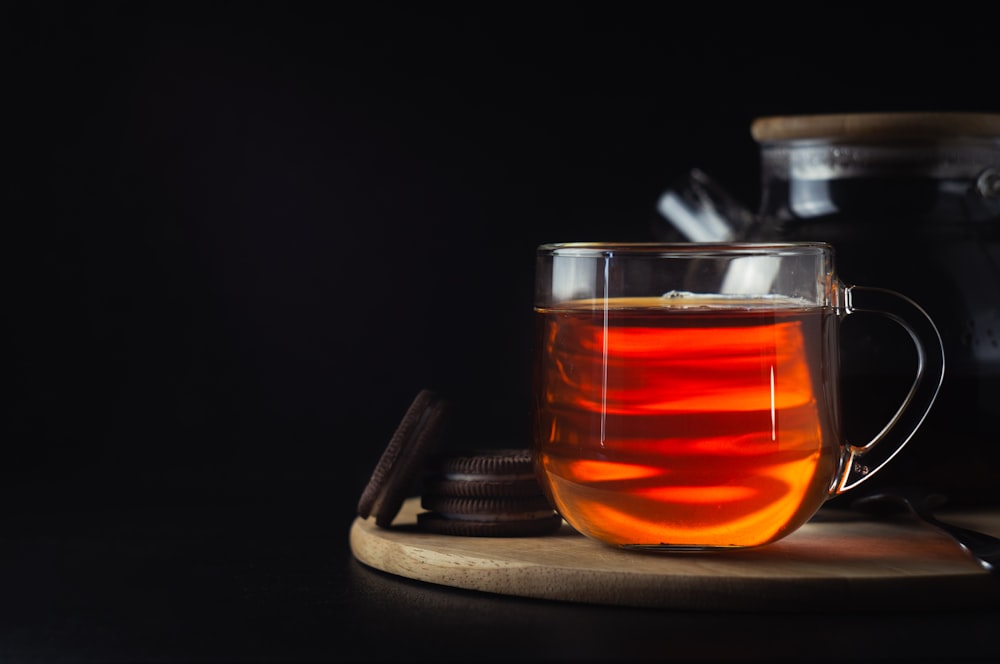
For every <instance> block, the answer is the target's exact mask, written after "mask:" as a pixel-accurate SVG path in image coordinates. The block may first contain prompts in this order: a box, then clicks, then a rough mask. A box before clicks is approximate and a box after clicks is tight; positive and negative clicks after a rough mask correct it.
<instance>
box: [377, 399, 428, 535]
mask: <svg viewBox="0 0 1000 664" xmlns="http://www.w3.org/2000/svg"><path fill="white" fill-rule="evenodd" d="M446 410H447V402H446V401H445V399H443V398H442V397H441V396H439V395H438V394H437V393H435V392H433V391H431V390H421V391H420V392H419V393H418V394H417V396H416V398H415V399H414V400H413V403H411V404H410V407H409V408H408V409H407V411H406V414H405V415H404V416H403V420H402V421H401V422H400V423H399V426H398V427H397V428H396V431H395V432H394V433H393V435H392V438H391V439H390V440H389V445H388V447H386V449H385V451H384V452H383V453H382V456H381V457H380V458H379V461H378V465H376V466H375V470H374V472H373V473H372V476H371V479H370V480H369V481H368V484H367V485H366V486H365V489H364V491H363V492H362V494H361V499H360V500H359V501H358V514H359V515H360V516H361V517H362V518H365V519H367V518H368V517H369V516H372V515H374V516H375V523H376V525H378V526H381V527H383V528H388V527H389V526H390V525H392V521H393V519H395V518H396V515H397V514H399V510H400V508H401V507H402V506H403V501H404V500H406V498H407V497H408V496H407V494H408V493H409V491H410V489H411V488H414V487H418V486H419V483H418V482H417V480H418V479H420V477H421V473H422V471H423V468H424V463H425V460H426V459H427V457H428V456H429V455H430V454H431V453H432V452H433V451H434V449H435V447H436V445H437V444H438V443H439V439H440V437H441V432H442V429H443V426H444V418H445V413H446Z"/></svg>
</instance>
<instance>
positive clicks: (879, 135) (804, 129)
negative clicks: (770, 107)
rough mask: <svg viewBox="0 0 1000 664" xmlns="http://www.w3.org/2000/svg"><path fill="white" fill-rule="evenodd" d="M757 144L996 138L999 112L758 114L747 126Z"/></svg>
mask: <svg viewBox="0 0 1000 664" xmlns="http://www.w3.org/2000/svg"><path fill="white" fill-rule="evenodd" d="M750 133H751V134H752V135H753V138H754V140H756V141H757V142H758V143H772V142H781V141H795V140H821V141H831V142H847V141H857V140H862V141H864V140H873V139H876V140H878V141H879V142H893V141H899V142H907V141H926V140H931V141H933V140H940V139H946V138H997V139H1000V113H965V112H939V113H938V112H935V113H925V112H905V113H838V114H820V115H784V116H771V117H761V118H757V119H755V120H754V121H753V122H752V123H751V125H750Z"/></svg>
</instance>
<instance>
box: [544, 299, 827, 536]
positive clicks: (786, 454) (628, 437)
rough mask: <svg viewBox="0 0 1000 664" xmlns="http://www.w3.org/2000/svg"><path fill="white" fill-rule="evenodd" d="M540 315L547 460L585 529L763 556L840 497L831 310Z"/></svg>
mask: <svg viewBox="0 0 1000 664" xmlns="http://www.w3.org/2000/svg"><path fill="white" fill-rule="evenodd" d="M723 302H724V304H723ZM536 315H537V319H538V321H537V324H538V326H539V332H538V335H537V337H536V338H537V339H539V340H541V343H542V344H543V345H542V346H541V347H540V348H539V351H540V352H539V353H538V359H537V365H536V371H537V373H536V381H537V388H536V390H535V393H536V395H537V398H538V399H539V400H540V401H539V403H538V407H537V409H536V418H537V419H536V427H537V431H536V439H537V440H538V441H539V443H540V445H539V456H538V459H539V462H540V464H541V467H542V468H543V469H544V473H545V475H546V476H547V477H548V482H547V487H548V490H549V492H550V498H551V499H552V501H553V502H554V504H555V505H556V506H557V507H558V508H559V510H560V512H562V513H563V514H564V515H568V516H567V519H568V520H569V521H570V523H571V524H572V525H573V526H574V527H575V528H576V529H577V530H579V531H581V532H584V533H586V534H592V535H594V536H597V537H599V538H600V539H603V540H605V541H608V542H610V543H614V544H620V545H646V546H655V545H660V544H667V545H669V544H671V543H689V544H692V545H694V546H712V547H726V546H751V545H757V544H762V543H765V542H769V541H771V540H773V539H776V538H778V537H780V536H782V535H783V534H784V533H785V531H786V530H788V529H794V528H797V527H798V526H799V525H801V524H802V523H803V522H804V521H805V520H807V519H808V518H809V517H810V516H811V515H812V514H813V513H814V512H815V510H816V509H817V508H818V507H819V505H820V504H822V503H823V502H824V501H825V500H826V499H827V497H828V495H829V490H830V482H831V478H832V477H833V475H834V470H835V466H836V464H837V460H838V456H839V438H838V432H837V430H836V418H835V417H834V416H833V414H832V413H833V412H834V411H833V409H834V408H835V407H836V402H837V397H836V395H837V390H838V385H837V359H836V354H835V349H836V339H837V336H836V335H837V325H836V319H835V316H833V314H832V312H831V310H830V309H829V308H821V307H804V306H802V304H801V303H796V302H795V301H790V300H785V301H780V300H774V299H758V300H751V299H746V300H744V299H729V300H722V299H719V298H716V299H714V300H700V301H699V300H698V299H692V298H621V299H611V300H608V301H607V302H606V303H604V302H598V303H595V302H594V301H584V302H575V303H574V302H568V303H563V304H562V305H560V306H558V307H557V308H551V309H539V310H538V312H537V314H536Z"/></svg>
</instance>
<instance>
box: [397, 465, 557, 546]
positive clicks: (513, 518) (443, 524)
mask: <svg viewBox="0 0 1000 664" xmlns="http://www.w3.org/2000/svg"><path fill="white" fill-rule="evenodd" d="M421 506H422V507H423V508H424V509H426V510H428V511H426V512H423V513H421V514H418V515H417V523H418V525H419V527H420V528H421V529H422V530H425V531H427V532H432V533H437V534H444V535H462V536H467V537H527V536H533V535H546V534H549V533H552V532H554V531H555V530H557V529H558V528H559V526H560V524H561V523H562V518H561V517H560V516H559V515H558V514H557V513H556V512H555V510H553V509H552V506H551V505H550V504H549V502H548V499H547V498H546V497H545V495H544V493H543V492H542V489H541V486H540V485H539V484H538V480H537V479H536V477H535V474H534V464H533V461H532V457H531V452H530V451H529V450H527V449H499V450H479V451H473V452H468V453H458V454H452V455H448V456H439V457H437V458H436V459H435V460H434V462H433V463H432V464H431V465H430V467H429V468H428V471H427V473H426V474H425V478H424V491H423V494H422V496H421Z"/></svg>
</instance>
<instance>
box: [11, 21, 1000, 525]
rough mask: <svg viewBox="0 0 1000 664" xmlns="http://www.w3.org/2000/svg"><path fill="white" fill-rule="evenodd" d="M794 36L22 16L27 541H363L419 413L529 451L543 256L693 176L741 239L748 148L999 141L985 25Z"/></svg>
mask: <svg viewBox="0 0 1000 664" xmlns="http://www.w3.org/2000/svg"><path fill="white" fill-rule="evenodd" d="M789 7H792V6H788V7H786V8H782V9H777V8H774V7H772V6H770V5H746V6H744V5H735V4H734V5H716V4H709V3H705V4H702V5H698V6H687V5H682V4H678V3H674V4H670V5H666V4H663V3H614V4H612V3H603V4H600V3H596V4H589V3H563V2H547V3H533V4H520V3H514V4H511V3H456V4H442V3H388V2H372V3H357V4H355V3H315V4H314V3H270V4H259V3H238V2H215V3H203V4H184V3H162V2H161V3H146V2H141V3H61V2H45V3H12V4H8V5H7V6H6V8H5V9H4V10H3V11H4V20H3V23H4V29H5V32H6V34H7V36H6V38H5V40H4V41H5V50H6V52H7V56H6V57H5V58H4V60H5V63H4V67H5V69H6V74H5V76H4V99H5V101H4V106H5V107H6V109H7V110H8V111H12V112H13V117H12V118H10V117H9V118H8V120H7V123H6V124H5V128H4V132H3V135H4V145H5V146H6V147H5V149H4V150H3V153H4V155H5V161H6V162H7V167H8V176H7V179H6V180H5V191H6V194H5V199H6V205H5V208H6V212H5V213H4V214H3V215H2V216H3V217H4V219H3V229H4V238H3V246H4V254H5V259H4V267H5V273H6V276H5V279H4V283H3V293H4V304H3V307H2V310H3V317H4V328H5V330H6V332H7V333H8V335H9V336H8V339H7V342H6V343H5V345H4V365H3V380H4V384H5V387H6V388H7V390H8V394H9V396H8V398H7V399H5V400H4V406H3V408H4V415H3V432H2V442H0V454H2V460H0V466H2V473H3V474H4V477H5V482H4V490H5V491H8V492H10V499H9V500H8V502H7V505H8V508H9V509H12V510H14V511H16V510H17V509H18V507H17V506H18V505H24V504H26V503H28V502H32V501H34V502H35V503H36V504H42V505H44V504H51V505H53V506H58V505H60V504H66V502H67V498H69V499H71V500H70V502H71V503H73V504H77V503H80V504H87V503H88V501H97V502H101V501H105V503H108V504H111V503H115V502H121V501H123V500H124V501H126V502H128V501H135V504H137V505H141V504H143V501H152V502H156V501H168V502H172V501H185V500H189V501H190V502H191V504H197V503H198V501H200V500H202V499H203V498H204V496H205V495H206V494H210V495H212V496H216V497H220V499H223V500H225V499H228V498H227V497H232V498H233V501H232V507H233V510H234V514H243V513H246V512H250V511H252V510H258V509H262V508H263V507H265V506H268V505H272V506H273V505H276V504H278V503H277V499H278V498H279V497H285V498H287V497H288V496H293V498H292V499H293V500H295V498H294V496H298V497H300V498H301V499H302V505H303V506H305V505H306V504H307V503H308V505H309V506H310V507H311V511H310V513H311V514H317V515H325V514H330V515H332V514H336V517H335V518H334V519H332V521H331V523H332V524H333V526H332V527H334V528H341V527H342V528H343V529H344V531H345V533H346V528H347V525H348V523H349V520H350V517H351V516H352V514H353V510H354V506H355V503H356V499H357V496H358V495H359V494H360V491H361V489H362V488H363V486H364V484H365V482H366V481H367V479H368V475H369V473H370V472H371V470H372V468H373V467H374V465H375V462H376V461H377V459H378V458H379V455H380V454H381V452H382V449H383V448H384V446H385V444H386V443H387V442H388V439H389V437H390V435H391V434H392V431H393V430H394V429H395V426H396V424H397V422H398V421H399V419H400V417H401V416H402V414H403V412H404V411H405V409H406V407H407V406H408V404H409V403H410V400H411V399H412V398H413V396H414V395H415V394H416V392H417V391H418V390H419V389H420V388H423V387H431V388H434V389H437V390H440V391H441V392H443V393H445V394H447V395H449V396H451V397H452V398H453V399H454V401H455V404H456V408H455V415H454V418H453V422H452V429H451V431H452V436H453V437H454V439H455V440H457V441H459V443H460V444H468V445H470V446H471V445H511V446H515V445H516V446H524V445H526V444H527V438H526V436H527V419H528V378H529V377H528V355H529V352H530V343H531V341H530V324H531V319H530V312H531V297H532V270H533V260H534V248H535V247H536V245H538V244H540V243H542V242H547V241H570V240H623V239H640V240H641V239H651V237H652V235H651V233H652V229H653V225H654V224H656V223H658V222H657V220H656V217H655V214H654V205H655V202H656V199H657V197H658V196H659V194H660V193H661V192H662V191H663V190H664V189H665V188H666V187H667V186H668V185H669V184H670V183H671V182H672V181H673V180H674V179H675V178H678V177H680V176H681V175H683V174H684V173H685V172H686V171H687V170H688V169H690V168H691V167H694V166H698V167H701V168H703V169H705V170H707V171H709V172H710V173H711V174H712V175H713V176H715V178H716V179H718V180H719V181H721V182H722V183H723V184H724V185H726V186H727V187H728V188H729V189H730V190H731V191H732V192H733V193H734V194H735V195H737V197H738V198H740V199H742V200H743V201H744V202H745V203H747V204H748V205H750V206H754V205H755V204H756V202H757V199H756V195H757V194H756V192H757V178H758V174H757V151H756V146H755V145H754V143H753V142H752V139H751V137H750V133H749V126H750V122H751V120H752V119H753V118H755V117H758V116H762V115H772V114H795V113H813V112H836V111H866V110H889V111H891V110H969V111H976V110H980V111H997V110H1000V94H998V93H997V86H996V81H995V75H996V63H997V55H998V47H997V43H998V40H997V32H996V25H997V24H996V21H995V19H996V11H992V13H989V11H988V10H987V9H985V8H987V7H988V5H985V4H984V5H961V4H955V3H948V4H947V5H933V6H932V5H923V6H922V7H923V9H918V8H917V6H916V5H906V6H905V12H903V11H900V12H888V11H886V12H883V13H873V12H872V10H871V8H870V7H869V6H868V5H865V4H861V5H846V4H844V3H819V2H816V3H809V4H808V8H806V5H795V6H794V7H795V9H790V8H789ZM249 505H252V506H253V507H252V508H251V507H248V506H249ZM281 505H282V507H281V509H280V510H278V509H277V508H276V509H275V513H276V515H279V518H281V517H280V514H284V513H285V510H284V508H285V507H286V506H287V503H284V502H283V503H281Z"/></svg>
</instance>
